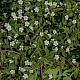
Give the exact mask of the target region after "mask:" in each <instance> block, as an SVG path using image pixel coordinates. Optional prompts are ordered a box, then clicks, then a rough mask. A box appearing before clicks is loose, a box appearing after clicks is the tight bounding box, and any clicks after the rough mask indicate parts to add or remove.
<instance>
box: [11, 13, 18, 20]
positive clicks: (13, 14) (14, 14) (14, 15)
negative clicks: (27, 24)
mask: <svg viewBox="0 0 80 80" xmlns="http://www.w3.org/2000/svg"><path fill="white" fill-rule="evenodd" d="M11 16H12V17H13V18H14V20H17V16H16V13H15V12H12V13H11Z"/></svg>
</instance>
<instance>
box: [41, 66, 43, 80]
mask: <svg viewBox="0 0 80 80" xmlns="http://www.w3.org/2000/svg"><path fill="white" fill-rule="evenodd" d="M42 67H43V64H40V77H41V80H43V79H42V76H43V72H42Z"/></svg>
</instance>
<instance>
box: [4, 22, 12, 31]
mask: <svg viewBox="0 0 80 80" xmlns="http://www.w3.org/2000/svg"><path fill="white" fill-rule="evenodd" d="M4 26H5V27H6V29H7V30H8V31H11V26H10V25H9V23H5V25H4Z"/></svg>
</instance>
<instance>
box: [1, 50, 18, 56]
mask: <svg viewBox="0 0 80 80" xmlns="http://www.w3.org/2000/svg"><path fill="white" fill-rule="evenodd" d="M0 52H2V53H5V52H14V53H17V54H18V55H20V53H19V52H16V51H13V50H0Z"/></svg>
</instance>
